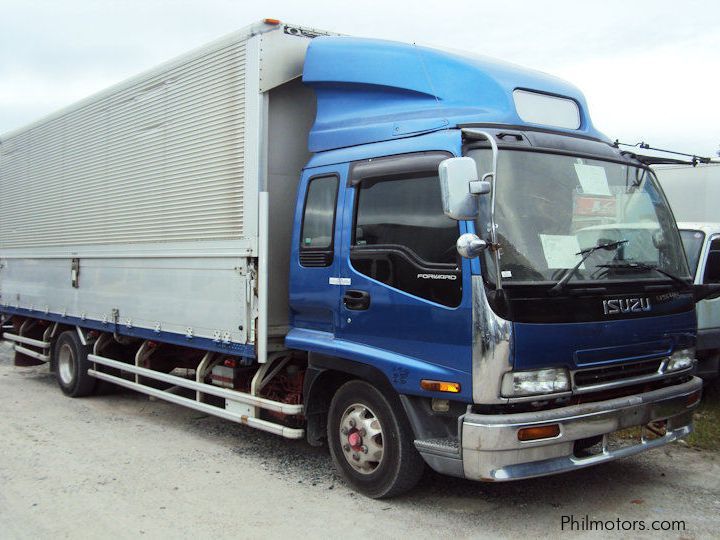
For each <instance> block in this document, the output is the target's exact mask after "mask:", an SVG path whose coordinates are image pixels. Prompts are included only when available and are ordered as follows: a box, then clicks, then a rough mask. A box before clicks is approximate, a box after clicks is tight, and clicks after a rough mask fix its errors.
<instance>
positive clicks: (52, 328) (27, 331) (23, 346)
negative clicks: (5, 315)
mask: <svg viewBox="0 0 720 540" xmlns="http://www.w3.org/2000/svg"><path fill="white" fill-rule="evenodd" d="M8 320H9V319H8ZM39 324H40V322H39V321H38V320H35V319H25V320H24V321H23V322H22V323H21V324H20V328H19V330H18V332H17V333H14V330H15V328H14V326H13V325H11V324H8V323H7V322H6V321H3V322H2V338H3V339H5V340H7V341H11V342H12V343H14V345H13V350H14V351H15V352H17V353H20V354H24V355H25V356H29V357H30V358H33V359H35V360H39V361H41V362H49V361H50V347H51V343H52V338H53V337H54V336H55V333H56V332H57V327H58V325H57V324H51V325H49V326H46V327H45V328H44V329H41V328H39ZM39 331H41V332H42V334H41V335H42V337H41V338H40V339H38V336H39V335H40V334H39ZM31 335H32V336H34V337H30V336H31Z"/></svg>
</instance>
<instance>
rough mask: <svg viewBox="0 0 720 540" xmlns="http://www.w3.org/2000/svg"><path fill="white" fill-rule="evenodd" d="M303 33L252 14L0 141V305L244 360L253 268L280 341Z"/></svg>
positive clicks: (309, 108) (252, 307)
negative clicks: (264, 245) (264, 251)
mask: <svg viewBox="0 0 720 540" xmlns="http://www.w3.org/2000/svg"><path fill="white" fill-rule="evenodd" d="M317 34H318V33H317V32H314V31H311V30H308V29H300V28H298V27H292V26H288V25H267V24H256V25H253V26H250V27H248V28H245V29H243V30H240V31H238V32H236V33H233V34H231V35H229V36H227V37H225V38H223V39H220V40H218V41H215V42H213V43H211V44H209V45H207V46H205V47H202V48H200V49H198V50H195V51H193V52H190V53H188V54H186V55H183V56H181V57H179V58H177V59H174V60H172V61H169V62H167V63H165V64H163V65H161V66H159V67H157V68H155V69H153V70H151V71H149V72H146V73H144V74H142V75H139V76H137V77H134V78H132V79H130V80H128V81H126V82H123V83H120V84H118V85H116V86H114V87H112V88H110V89H108V90H106V91H103V92H101V93H99V94H97V95H94V96H92V97H90V98H87V99H85V100H83V101H81V102H79V103H77V104H75V105H72V106H70V107H68V108H66V109H64V110H62V111H59V112H57V113H55V114H53V115H51V116H49V117H47V118H45V119H43V120H41V121H39V122H36V123H34V124H31V125H30V126H27V127H26V128H23V129H20V130H17V131H14V132H12V133H9V134H6V135H4V136H2V137H0V310H2V311H4V312H5V313H15V314H32V315H34V316H37V317H44V318H48V319H50V320H61V321H65V322H68V323H74V324H79V322H80V321H82V322H83V324H84V325H85V326H89V327H92V326H98V327H99V328H102V329H118V330H119V331H120V332H121V333H125V334H131V335H138V336H144V337H151V338H153V339H157V340H160V341H163V340H165V341H170V342H177V343H182V344H187V345H191V346H196V347H199V348H205V349H210V350H222V351H228V352H233V353H235V354H245V355H249V356H252V355H254V348H255V342H256V336H255V331H256V328H257V322H256V318H257V317H258V304H259V303H262V301H263V300H262V291H263V290H264V289H263V288H262V287H261V288H258V286H257V285H258V278H257V276H258V272H259V271H262V270H263V268H267V269H269V272H270V275H269V278H268V280H266V281H267V283H265V284H264V286H265V287H266V288H267V289H268V290H269V291H270V293H269V294H270V295H271V297H270V302H269V309H268V310H266V311H267V312H266V313H265V316H266V317H267V318H268V322H267V324H268V325H269V329H270V334H271V336H272V335H277V336H278V337H281V336H282V334H283V331H284V329H285V326H286V324H287V268H288V263H287V258H288V253H289V238H290V232H291V231H290V229H291V227H292V208H293V204H294V200H295V191H296V186H297V181H298V178H299V176H300V172H301V169H302V167H303V165H304V164H305V162H306V161H307V159H308V157H309V154H308V153H307V142H306V141H307V132H308V130H309V129H310V127H311V125H312V121H313V118H314V112H315V99H314V96H313V94H312V92H311V91H310V90H309V89H307V88H305V87H304V86H303V85H302V84H301V82H300V79H299V77H300V75H301V74H302V66H303V59H304V56H305V50H306V48H307V45H308V43H309V41H310V39H311V37H313V36H315V35H317ZM260 192H269V193H270V201H269V209H270V210H269V212H270V217H269V220H268V221H269V223H270V231H269V233H270V236H271V237H272V239H273V240H272V241H271V242H268V244H269V260H267V261H258V260H257V257H258V251H259V250H258V246H259V245H260V244H261V242H260V230H259V228H258V227H259V225H258V222H259V198H260V197H259V193H260ZM258 295H260V298H259V297H258ZM266 301H267V300H266ZM260 323H261V324H263V323H264V320H263V317H261V321H260ZM263 326H264V324H263ZM260 331H261V335H262V334H264V332H265V328H261V329H260Z"/></svg>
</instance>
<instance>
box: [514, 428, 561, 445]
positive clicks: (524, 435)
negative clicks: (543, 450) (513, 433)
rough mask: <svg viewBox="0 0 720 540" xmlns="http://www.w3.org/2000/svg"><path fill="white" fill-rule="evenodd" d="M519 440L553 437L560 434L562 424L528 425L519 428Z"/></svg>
mask: <svg viewBox="0 0 720 540" xmlns="http://www.w3.org/2000/svg"><path fill="white" fill-rule="evenodd" d="M517 435H518V440H519V441H536V440H538V439H552V438H553V437H557V436H558V435H560V424H550V425H549V426H539V427H526V428H521V429H519V430H518V434H517Z"/></svg>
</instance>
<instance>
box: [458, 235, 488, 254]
mask: <svg viewBox="0 0 720 540" xmlns="http://www.w3.org/2000/svg"><path fill="white" fill-rule="evenodd" d="M455 245H456V247H457V250H458V253H459V254H460V256H461V257H464V258H466V259H474V258H475V257H477V256H478V255H480V253H482V252H483V251H485V250H486V249H487V248H488V247H489V244H488V243H487V242H486V241H485V240H482V239H480V238H478V236H477V235H475V234H472V233H465V234H462V235H460V238H458V239H457V243H456V244H455Z"/></svg>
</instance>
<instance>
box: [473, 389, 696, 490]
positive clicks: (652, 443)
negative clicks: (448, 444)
mask: <svg viewBox="0 0 720 540" xmlns="http://www.w3.org/2000/svg"><path fill="white" fill-rule="evenodd" d="M701 390H702V380H701V379H699V378H697V377H693V378H692V379H691V380H690V381H688V382H686V383H683V384H679V385H675V386H669V387H666V388H661V389H659V390H653V391H652V392H647V393H644V394H635V395H632V396H627V397H623V398H616V399H611V400H608V401H600V402H596V403H587V404H582V405H572V406H569V407H563V408H560V409H551V410H547V411H539V412H529V413H517V414H506V415H482V414H466V415H465V416H464V419H463V423H462V437H461V441H462V462H463V469H464V475H465V477H466V478H469V479H472V480H483V481H490V482H498V481H506V480H519V479H523V478H532V477H536V476H545V475H548V474H556V473H561V472H566V471H571V470H574V469H578V468H581V467H588V466H590V465H595V464H598V463H604V462H606V461H611V460H613V459H617V458H621V457H626V456H631V455H634V454H637V453H640V452H644V451H645V450H649V449H651V448H656V447H658V446H662V445H664V444H667V443H669V442H672V441H674V440H677V439H679V438H681V437H684V436H686V435H688V434H689V433H690V432H691V431H692V413H693V411H694V410H695V408H696V407H697V406H698V403H699V399H697V400H694V401H692V400H690V399H689V398H690V396H691V395H693V394H695V393H697V392H700V391H701ZM660 420H666V421H667V431H666V433H665V435H663V436H662V437H660V438H656V439H653V440H645V439H643V440H642V441H641V442H639V443H638V444H636V445H634V446H629V447H624V448H618V449H614V450H613V449H609V448H608V447H607V446H606V445H605V446H604V447H603V450H602V452H600V453H597V454H594V455H589V456H585V457H582V456H578V455H576V454H575V452H574V446H575V444H574V443H575V441H578V440H580V439H587V438H591V437H597V436H603V435H608V434H610V433H613V432H615V431H618V430H621V429H625V428H629V427H634V426H644V425H646V424H649V423H650V422H654V421H660ZM545 424H559V425H560V434H559V435H558V436H557V437H554V438H551V439H542V440H537V441H527V442H522V441H519V440H518V430H519V429H522V428H526V427H533V426H542V425H545ZM605 440H607V439H605Z"/></svg>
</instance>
